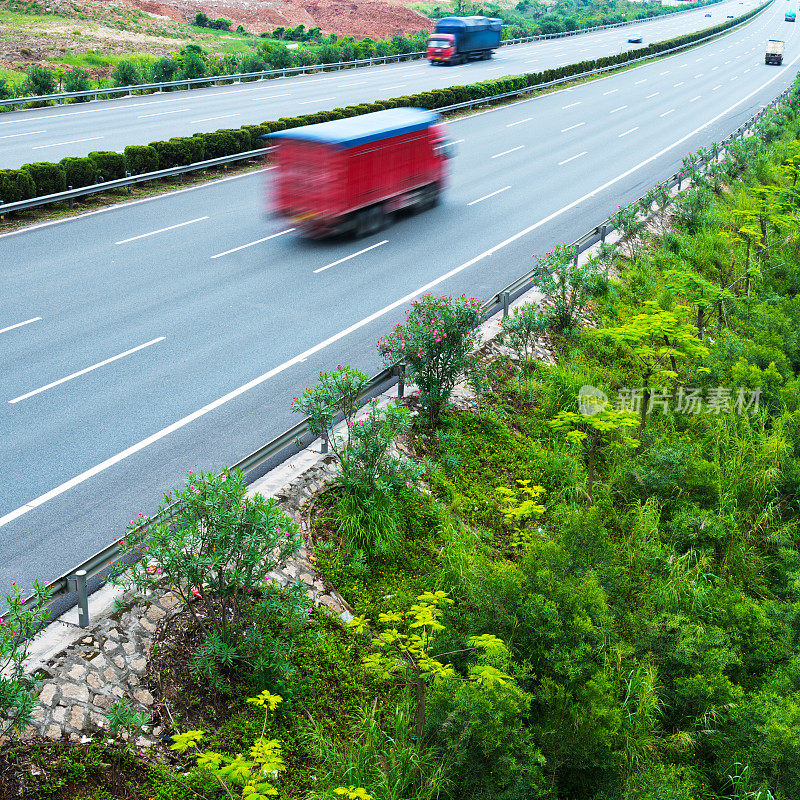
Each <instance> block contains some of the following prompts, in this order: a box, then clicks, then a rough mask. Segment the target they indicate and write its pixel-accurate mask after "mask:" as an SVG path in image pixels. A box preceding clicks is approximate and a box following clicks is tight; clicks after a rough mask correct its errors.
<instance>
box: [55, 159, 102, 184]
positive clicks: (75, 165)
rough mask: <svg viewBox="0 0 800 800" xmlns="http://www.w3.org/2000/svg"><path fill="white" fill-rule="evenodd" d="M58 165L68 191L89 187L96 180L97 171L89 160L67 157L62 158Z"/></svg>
mask: <svg viewBox="0 0 800 800" xmlns="http://www.w3.org/2000/svg"><path fill="white" fill-rule="evenodd" d="M58 165H59V166H60V167H61V169H63V170H64V179H65V181H66V184H67V188H68V189H69V188H70V187H72V188H73V189H78V188H80V187H81V186H91V185H92V184H93V183H95V181H96V180H97V169H96V167H95V165H94V162H93V161H92V160H91V159H90V158H76V157H74V156H68V157H67V158H62V159H61V161H59V162H58Z"/></svg>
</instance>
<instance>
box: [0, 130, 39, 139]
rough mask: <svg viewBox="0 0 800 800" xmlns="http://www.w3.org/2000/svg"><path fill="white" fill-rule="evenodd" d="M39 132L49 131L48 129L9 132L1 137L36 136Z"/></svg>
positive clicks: (0, 137)
mask: <svg viewBox="0 0 800 800" xmlns="http://www.w3.org/2000/svg"><path fill="white" fill-rule="evenodd" d="M37 133H47V131H28V132H27V133H8V134H6V135H5V136H0V139H16V138H17V136H34V135H35V134H37Z"/></svg>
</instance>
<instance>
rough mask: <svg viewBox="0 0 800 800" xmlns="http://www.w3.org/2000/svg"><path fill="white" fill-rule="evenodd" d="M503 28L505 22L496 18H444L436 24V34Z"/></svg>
mask: <svg viewBox="0 0 800 800" xmlns="http://www.w3.org/2000/svg"><path fill="white" fill-rule="evenodd" d="M502 28H503V20H501V19H495V18H494V17H442V18H441V19H439V20H437V22H436V30H435V31H434V32H435V33H453V32H455V31H468V30H486V31H499V30H502Z"/></svg>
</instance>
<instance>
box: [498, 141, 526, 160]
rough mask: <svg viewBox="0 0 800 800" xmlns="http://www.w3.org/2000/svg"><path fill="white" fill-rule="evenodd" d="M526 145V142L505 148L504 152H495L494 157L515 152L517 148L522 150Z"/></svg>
mask: <svg viewBox="0 0 800 800" xmlns="http://www.w3.org/2000/svg"><path fill="white" fill-rule="evenodd" d="M523 147H525V145H524V144H520V145H517V147H512V148H511V149H510V150H503V152H502V153H495V154H494V155H493V156H492V158H500V156H507V155H508V154H509V153H514V152H516V151H517V150H522V148H523Z"/></svg>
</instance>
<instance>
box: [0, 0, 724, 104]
mask: <svg viewBox="0 0 800 800" xmlns="http://www.w3.org/2000/svg"><path fill="white" fill-rule="evenodd" d="M721 2H723V0H713V2H712V3H706V4H705V5H704V6H695V7H693V8H691V9H684V10H682V11H673V12H671V13H669V14H661V15H659V16H655V17H647V18H645V19H634V20H625V21H624V22H612V23H609V24H608V25H594V26H593V27H591V28H579V29H576V30H574V31H562V32H560V33H546V34H538V35H536V36H523V37H520V38H517V39H503V40H502V41H501V42H500V46H501V47H505V46H508V45H512V44H527V43H530V42H537V41H542V40H545V39H562V38H564V37H566V36H577V35H578V34H582V33H592V32H594V31H602V30H607V29H609V28H622V27H625V26H627V25H636V24H638V23H642V22H650V21H652V20H655V19H667V18H668V17H674V16H677V15H678V14H686V13H688V12H689V11H697V10H698V9H700V8H706V7H708V6H711V5H716V4H717V3H721ZM426 55H427V51H423V50H414V51H412V52H410V53H397V54H395V55H391V56H374V57H372V58H358V59H353V60H352V61H336V62H334V63H331V64H307V65H304V66H299V67H284V68H282V69H268V70H260V71H258V72H236V73H233V74H231V75H209V76H206V77H203V78H181V79H180V80H176V81H159V82H155V83H137V84H133V85H131V86H108V87H104V88H102V89H101V88H97V89H82V90H80V91H75V92H56V93H54V94H42V95H29V96H27V97H10V98H7V99H6V100H0V108H2V107H8V108H14V107H15V106H20V105H27V104H29V103H50V102H56V103H58V104H62V103H63V102H64V101H65V100H71V99H80V98H84V97H85V98H93V99H94V100H99V98H100V97H101V96H103V97H107V96H108V95H122V96H124V95H127V96H128V97H131V96H132V95H133V93H134V92H142V93H153V92H162V91H163V90H164V89H182V88H185V89H186V90H187V91H188V90H189V89H192V88H197V87H199V86H207V85H210V84H214V83H216V84H220V83H222V84H224V83H241V82H242V81H243V80H246V81H255V80H269V79H271V78H285V77H287V76H289V75H305V74H306V73H309V72H318V71H323V72H324V71H326V70H331V69H336V70H340V69H352V68H355V67H370V66H374V65H375V64H388V63H389V62H390V61H402V60H403V59H415V58H423V57H425V56H426Z"/></svg>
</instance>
